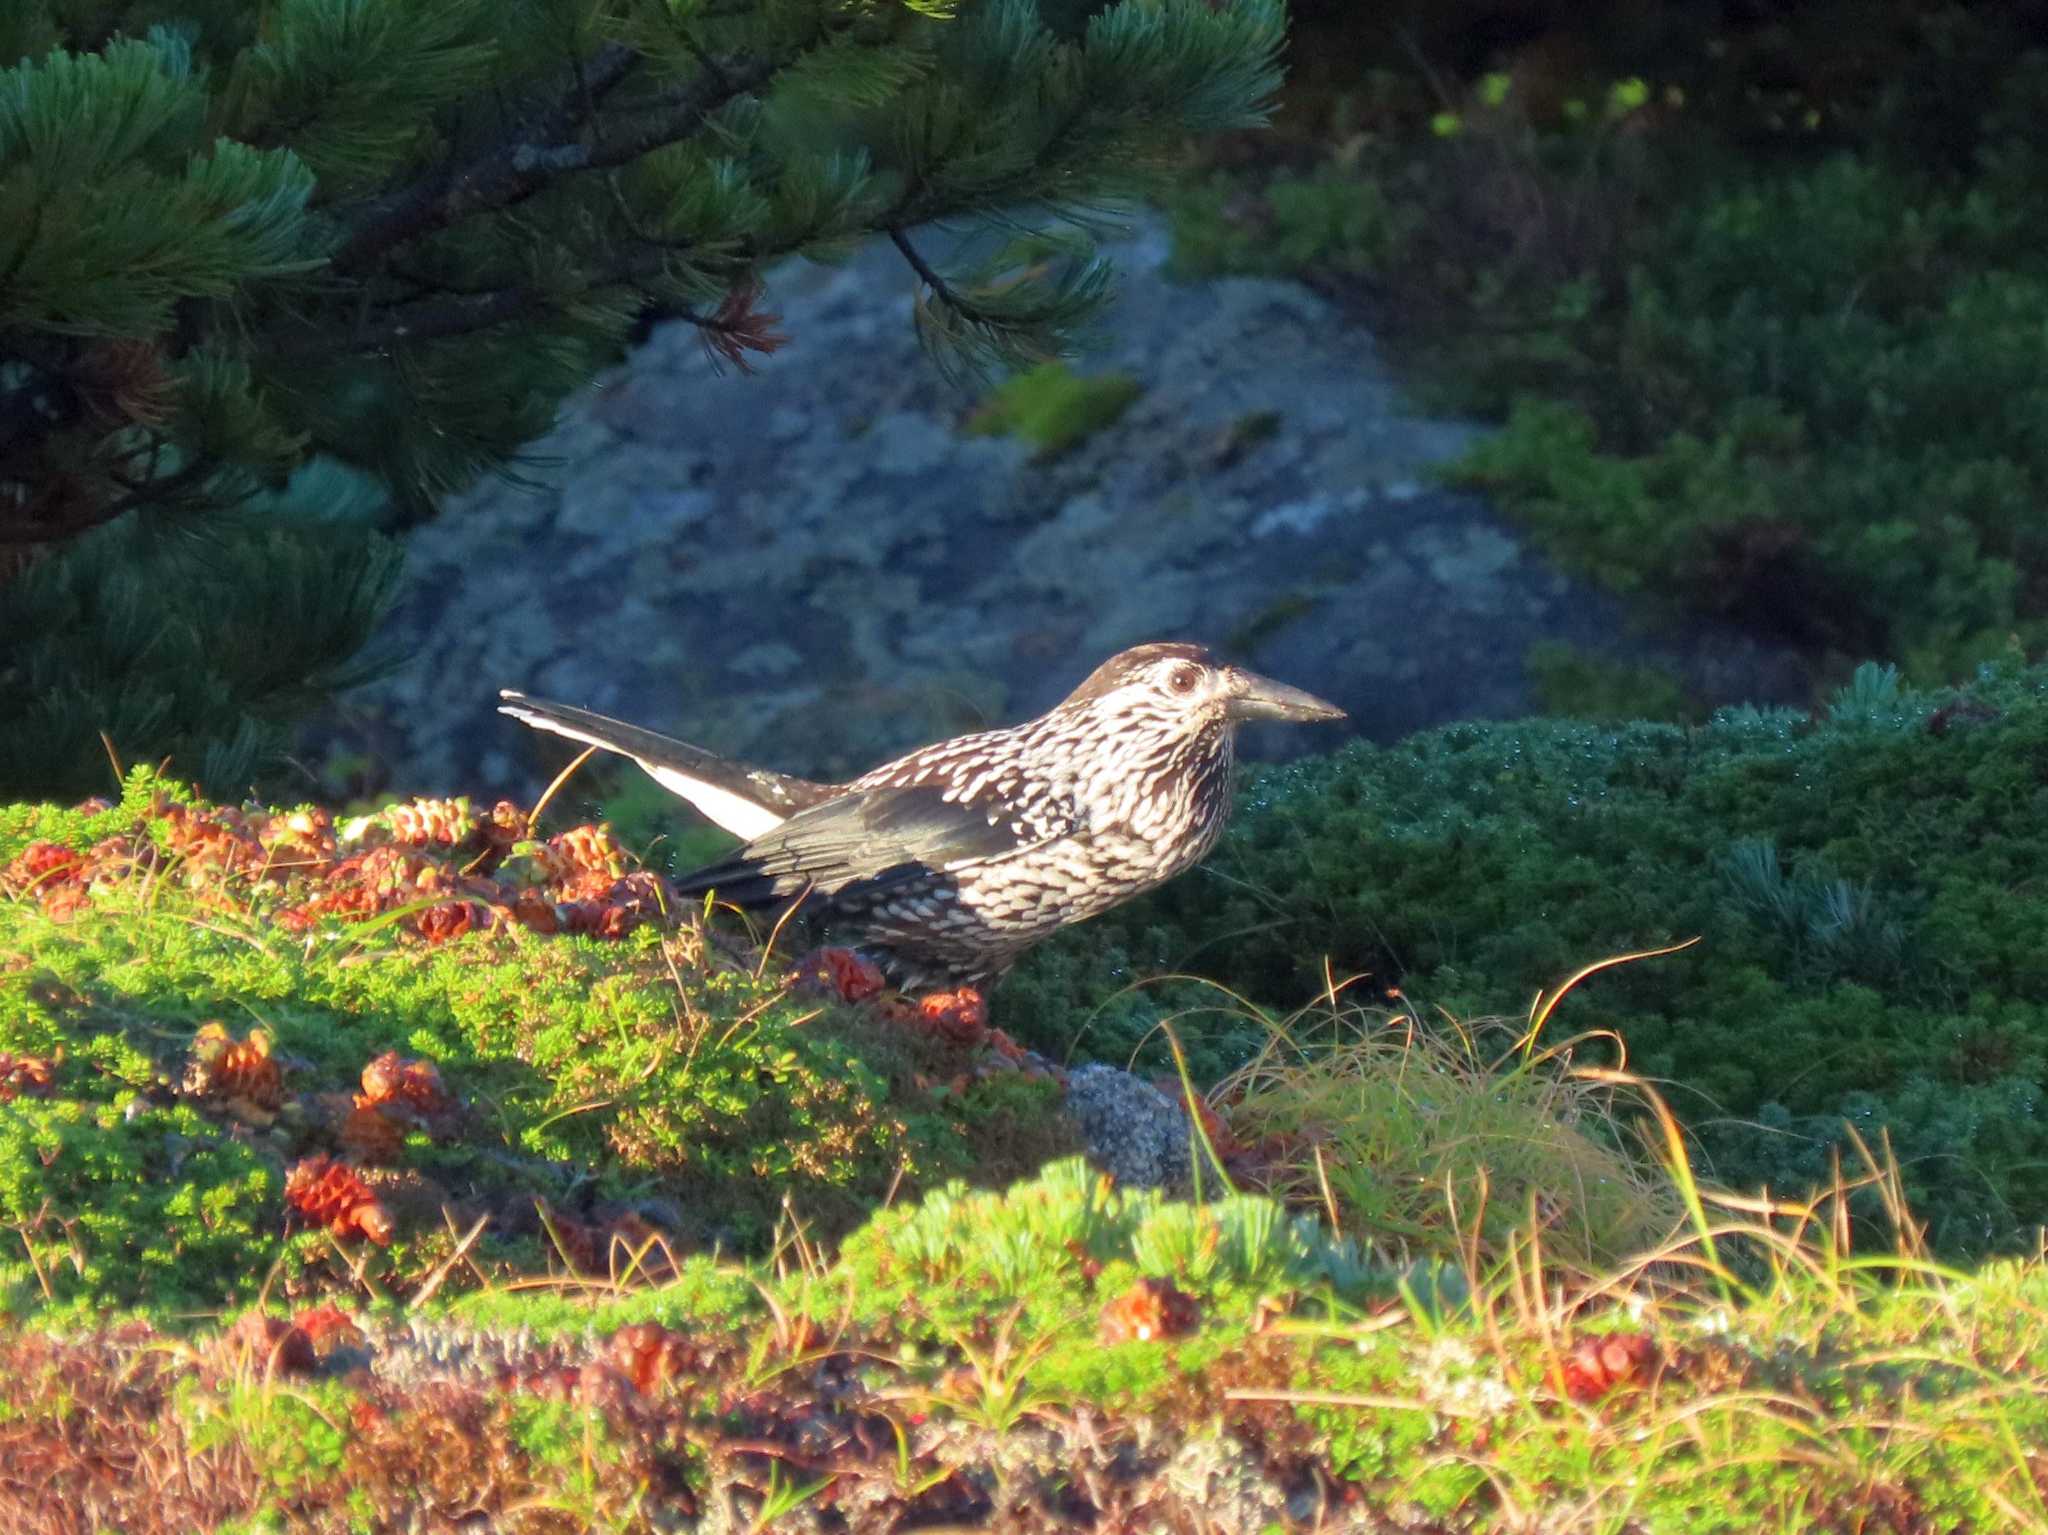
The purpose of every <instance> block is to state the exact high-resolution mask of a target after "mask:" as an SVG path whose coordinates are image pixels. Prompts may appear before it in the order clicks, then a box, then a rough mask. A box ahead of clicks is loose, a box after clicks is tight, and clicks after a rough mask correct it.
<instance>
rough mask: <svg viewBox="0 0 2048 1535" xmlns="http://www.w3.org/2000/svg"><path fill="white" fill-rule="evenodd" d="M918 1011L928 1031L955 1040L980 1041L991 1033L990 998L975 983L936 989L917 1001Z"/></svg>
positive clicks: (971, 1043) (966, 1043)
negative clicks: (950, 988)
mask: <svg viewBox="0 0 2048 1535" xmlns="http://www.w3.org/2000/svg"><path fill="white" fill-rule="evenodd" d="M917 1011H918V1017H919V1020H920V1022H921V1024H922V1025H923V1027H924V1029H925V1030H926V1031H927V1032H928V1033H932V1034H937V1035H940V1036H942V1037H943V1038H946V1039H950V1040H952V1041H954V1042H955V1043H956V1044H962V1045H978V1044H980V1043H981V1042H982V1041H983V1040H984V1039H986V1038H987V1037H988V1002H987V999H985V998H984V997H983V996H982V994H981V993H980V992H979V991H977V990H975V989H974V988H973V987H972V986H963V987H962V988H961V989H960V990H958V991H935V992H933V993H932V994H931V995H930V996H928V997H925V998H923V999H922V1000H921V1001H920V1002H919V1003H918V1005H917Z"/></svg>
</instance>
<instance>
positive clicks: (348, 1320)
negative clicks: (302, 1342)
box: [292, 1302, 364, 1359]
mask: <svg viewBox="0 0 2048 1535" xmlns="http://www.w3.org/2000/svg"><path fill="white" fill-rule="evenodd" d="M292 1326H293V1327H295V1328H296V1329H298V1331H300V1332H302V1333H304V1334H305V1336H306V1341H307V1342H308V1343H309V1344H311V1345H312V1348H313V1352H314V1354H315V1355H317V1356H318V1357H319V1358H321V1359H325V1358H326V1357H327V1356H328V1355H330V1354H332V1353H334V1352H336V1351H337V1350H339V1349H344V1348H361V1347H362V1345H363V1341H364V1339H363V1331H362V1329H361V1328H360V1327H358V1326H356V1323H355V1318H354V1317H352V1316H350V1315H349V1314H348V1313H347V1312H346V1311H343V1310H342V1309H341V1308H340V1307H339V1306H336V1305H334V1304H333V1303H332V1302H325V1303H323V1304H321V1305H318V1306H309V1307H308V1308H307V1309H306V1310H304V1311H301V1312H298V1313H297V1314H296V1315H294V1316H293V1317H292Z"/></svg>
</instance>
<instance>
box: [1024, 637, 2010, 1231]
mask: <svg viewBox="0 0 2048 1535" xmlns="http://www.w3.org/2000/svg"><path fill="white" fill-rule="evenodd" d="M2044 763H2048V669H2044V668H2038V667H2037V668H2032V669H2026V668H2019V667H2004V668H1995V669H1987V670H1986V671H1985V672H1983V673H1982V674H1981V675H1980V677H1979V678H1978V680H1977V681H1976V682H1974V683H1973V684H1972V685H1971V686H1969V687H1968V688H1966V689H1962V690H1954V691H1944V692H1936V693H1915V692H1908V691H1902V690H1901V689H1900V688H1899V687H1898V686H1897V685H1896V683H1895V681H1894V680H1893V679H1892V677H1891V676H1890V675H1889V674H1888V673H1886V672H1883V671H1880V670H1879V669H1877V668H1875V667H1871V668H1866V669H1864V671H1863V672H1861V673H1859V675H1858V679H1857V681H1856V683H1855V684H1854V685H1852V686H1850V687H1848V688H1845V689H1844V690H1843V691H1842V693H1841V694H1840V695H1839V696H1838V697H1837V698H1836V699H1835V700H1834V702H1833V703H1832V705H1831V706H1830V707H1829V708H1827V709H1824V710H1822V711H1820V712H1818V713H1816V714H1814V715H1812V716H1811V717H1809V716H1807V715H1804V714H1800V713H1795V712H1790V711H1779V712H1769V713H1759V712H1757V711H1754V710H1736V711H1728V712H1724V713H1722V714H1720V715H1718V716H1716V717H1715V718H1714V719H1713V720H1712V721H1711V722H1710V723H1708V724H1707V725H1705V726H1702V727H1699V728H1694V729H1686V728H1682V727H1678V726H1669V725H1644V724H1634V725H1623V726H1606V725H1593V724H1587V723H1579V722H1571V721H1532V722H1526V723H1521V724H1513V725H1479V724H1472V725H1458V726H1454V727H1451V728H1449V729H1444V730H1437V731H1431V732H1428V733H1425V734H1423V735H1419V736H1416V737H1414V738H1413V739H1411V740H1408V741H1405V742H1403V743H1401V744H1399V745H1396V746H1391V747H1383V748H1382V747H1373V746H1367V745H1358V746H1354V747H1352V748H1350V749H1348V750H1346V751H1344V752H1341V753H1338V754H1336V755H1334V756H1332V757H1328V758H1324V759H1320V760H1316V761H1306V762H1301V763H1296V764H1293V765H1290V766H1287V767H1283V768H1279V769H1273V770H1265V771H1257V772H1254V773H1252V774H1251V775H1250V776H1249V778H1248V779H1247V781H1246V783H1245V785H1244V787H1243V789H1242V792H1241V796H1240V801H1239V808H1238V813H1237V817H1236V820H1235V821H1234V823H1233V825H1232V827H1231V830H1230V832H1229V834H1228V836H1227V837H1226V839H1225V841H1224V843H1223V845H1222V847H1221V848H1220V850H1219V851H1218V853H1217V854H1216V855H1215V856H1214V857H1213V858H1212V859H1211V861H1210V863H1209V865H1207V866H1206V867H1205V869H1204V870H1202V871H1199V872H1198V873H1197V874H1196V875H1194V876H1191V877H1190V878H1188V879H1186V880H1182V881H1180V882H1178V883H1176V884H1173V885H1169V886H1167V887H1166V888H1165V889H1163V890H1161V891H1159V892H1158V893H1156V894H1155V895H1153V896H1150V897H1148V898H1146V899H1145V900H1143V901H1140V902H1135V903H1133V904H1131V905H1130V906H1128V907H1124V908H1122V909H1120V910H1119V911H1117V912H1115V913H1112V914H1111V915H1109V916H1108V917H1105V918H1104V919H1102V921H1101V922H1099V923H1097V924H1095V925H1094V926H1092V927H1091V928H1089V929H1085V930H1081V931H1077V932H1075V933H1071V934H1068V935H1064V936H1063V937H1062V938H1060V939H1059V940H1057V941H1056V942H1055V943H1053V944H1051V945H1048V946H1047V948H1046V950H1044V951H1043V952H1041V953H1040V954H1039V955H1037V956H1034V957H1033V958H1032V959H1031V960H1030V961H1027V963H1026V965H1025V967H1023V969H1021V970H1020V972H1019V974H1018V975H1017V976H1016V977H1015V978H1014V979H1013V980H1012V981H1011V982H1010V984H1009V986H1008V988H1007V989H1006V991H1005V992H1004V994H1003V998H1002V1001H1003V1005H1004V1008H1005V1019H1006V1022H1008V1023H1009V1025H1010V1026H1011V1027H1012V1029H1014V1030H1016V1031H1017V1032H1018V1033H1019V1034H1020V1036H1022V1037H1026V1038H1028V1039H1030V1040H1031V1041H1032V1042H1034V1043H1036V1044H1038V1045H1039V1046H1040V1047H1041V1048H1045V1049H1049V1050H1051V1051H1053V1052H1054V1053H1058V1052H1059V1051H1061V1050H1063V1049H1066V1048H1069V1047H1070V1045H1071V1042H1072V1041H1073V1040H1075V1038H1076V1037H1077V1036H1078V1037H1079V1039H1080V1041H1081V1044H1082V1047H1083V1048H1088V1049H1093V1050H1098V1051H1105V1052H1106V1051H1109V1050H1113V1049H1128V1048H1130V1047H1132V1046H1133V1045H1134V1044H1135V1042H1136V1041H1138V1040H1139V1039H1140V1038H1142V1037H1143V1036H1144V1034H1145V1033H1146V1031H1147V1030H1148V1029H1150V1028H1151V1027H1152V1026H1153V1025H1154V1024H1155V1023H1156V1022H1157V1021H1158V1019H1159V1018H1161V1017H1163V1016H1168V1015H1173V1014H1179V1015H1180V1016H1181V1022H1180V1027H1181V1029H1182V1030H1183V1032H1184V1034H1185V1035H1187V1036H1190V1037H1193V1038H1195V1039H1196V1040H1197V1042H1198V1043H1199V1045H1200V1046H1201V1048H1202V1049H1203V1050H1204V1051H1206V1052H1207V1056H1206V1058H1208V1059H1210V1060H1212V1061H1213V1060H1221V1061H1226V1062H1227V1060H1228V1058H1229V1056H1230V1055H1231V1053H1232V1052H1233V1051H1238V1052H1248V1051H1249V1050H1250V1049H1251V1048H1253V1046H1254V1045H1255V1044H1256V1043H1257V1036H1258V1030H1257V1029H1255V1028H1252V1027H1248V1026H1247V1024H1246V1022H1245V1019H1246V1018H1247V1016H1248V1010H1246V1009H1244V1008H1242V1007H1241V1006H1240V1005H1239V1004H1238V1003H1237V1002H1234V1001H1233V1000H1231V997H1230V996H1227V995H1225V994H1224V993H1222V992H1220V991H1218V990H1216V989H1215V988H1212V987H1208V986H1201V987H1196V986H1189V985H1186V984H1182V983H1174V982H1160V983H1156V984H1154V985H1150V986H1142V987H1140V988H1139V989H1137V990H1135V991H1133V990H1130V989H1129V988H1130V987H1131V985H1132V983H1133V981H1142V980H1143V979H1144V978H1145V977H1146V976H1148V975H1152V976H1169V975H1173V974H1176V973H1181V972H1185V971H1187V970H1189V969H1194V970H1197V971H1199V972H1200V973H1202V974H1204V975H1206V976H1211V977H1214V979H1215V981H1216V982H1217V983H1218V985H1220V986H1221V987H1224V988H1228V990H1229V992H1231V993H1234V994H1235V996H1236V997H1239V998H1251V999H1256V1000H1257V1001H1259V1002H1261V1003H1264V1004H1269V1005H1272V1004H1278V1005H1282V1006H1287V1005H1291V1004H1294V1003H1298V1002H1301V1001H1304V1000H1306V999H1308V998H1309V997H1311V996H1313V995H1314V994H1316V993H1318V992H1320V991H1321V990H1322V989H1323V986H1324V982H1325V969H1324V966H1325V962H1326V960H1327V963H1328V965H1329V966H1330V967H1331V969H1332V970H1333V971H1334V974H1335V975H1336V976H1337V978H1338V979H1340V980H1341V979H1343V978H1345V977H1347V976H1351V975H1358V974H1363V975H1365V976H1367V977H1369V988H1370V989H1371V990H1375V991H1376V990H1379V989H1382V988H1398V990H1399V991H1400V992H1401V993H1402V994H1403V995H1404V996H1405V998H1406V1000H1407V1004H1408V1005H1409V1006H1411V1007H1414V1008H1416V1009H1417V1010H1418V1012H1419V1015H1420V1016H1423V1017H1431V1016H1434V1010H1435V1009H1437V1008H1443V1009H1447V1010H1448V1011H1449V1012H1450V1013H1451V1014H1454V1015H1456V1016H1460V1017H1471V1016H1479V1015H1487V1014H1500V1013H1508V1014H1518V1013H1520V1012H1522V1011H1523V1010H1524V1009H1525V1008H1526V1007H1527V1005H1528V1002H1529V999H1530V998H1532V997H1533V996H1535V995H1536V993H1537V992H1538V991H1539V989H1541V988H1544V987H1547V986H1552V985H1555V984H1556V983H1557V982H1558V981H1560V980H1561V979H1563V978H1564V977H1565V976H1566V975H1568V974H1570V973H1571V972H1572V971H1573V970H1575V969H1577V968H1578V967H1579V966H1580V965H1582V964H1584V963H1586V962H1587V961H1588V960H1591V959H1597V958H1599V957H1601V956H1603V955H1611V954H1619V953H1623V952H1627V951H1631V950H1638V949H1648V948H1654V947H1658V946H1662V945H1665V944H1670V943H1673V942H1676V941H1681V940H1684V939H1687V938H1693V937H1698V938H1700V939H1701V940H1702V941H1701V942H1700V943H1699V944H1698V945H1697V946H1695V947H1694V948H1692V949H1689V950H1687V951H1686V952H1684V953H1682V954H1676V955H1671V956H1667V957H1663V958H1659V959H1655V960H1648V961H1644V962H1641V963H1638V964H1632V965H1628V966H1624V967H1620V968H1617V969H1614V970H1611V971H1608V972H1605V973H1603V974H1601V975H1599V976H1597V977H1595V978H1593V979H1591V980H1589V981H1588V982H1586V983H1585V984H1584V985H1582V986H1581V987H1580V988H1579V989H1578V990H1577V991H1576V992H1575V993H1574V994H1573V996H1572V998H1571V999H1570V1001H1569V1002H1568V1003H1567V1004H1566V1006H1565V1009H1564V1011H1563V1014H1562V1015H1561V1017H1560V1019H1559V1022H1558V1024H1557V1025H1554V1027H1557V1028H1562V1029H1563V1030H1564V1031H1565V1032H1567V1033H1575V1032H1581V1031H1588V1030H1600V1029H1604V1030H1611V1031H1612V1032H1613V1035H1614V1037H1615V1039H1616V1040H1617V1041H1618V1042H1619V1044H1620V1045H1621V1046H1623V1047H1625V1049H1626V1052H1627V1063H1628V1065H1629V1066H1630V1068H1631V1069H1633V1070H1634V1071H1636V1072H1638V1073H1641V1074H1642V1075H1644V1076H1648V1077H1652V1078H1656V1079H1658V1080H1660V1081H1661V1082H1663V1083H1664V1084H1665V1091H1666V1092H1667V1094H1668V1095H1669V1096H1670V1097H1671V1098H1672V1101H1673V1104H1674V1107H1676V1108H1677V1109H1678V1111H1679V1112H1680V1114H1681V1116H1682V1117H1683V1118H1684V1119H1685V1121H1686V1122H1687V1123H1688V1125H1689V1126H1690V1127H1691V1129H1692V1130H1693V1131H1694V1133H1695V1134H1696V1135H1697V1136H1698V1139H1699V1142H1700V1144H1701V1145H1702V1146H1703V1148H1704V1150H1705V1151H1706V1153H1707V1160H1708V1162H1709V1164H1710V1166H1711V1169H1712V1172H1713V1174H1714V1175H1715V1176H1716V1177H1718V1178H1719V1179H1721V1180H1722V1181H1724V1182H1727V1183H1731V1184H1734V1185H1736V1186H1739V1187H1754V1186H1756V1185H1759V1184H1765V1183H1767V1184H1769V1185H1770V1186H1771V1187H1772V1188H1773V1189H1777V1190H1783V1191H1792V1190H1798V1189H1804V1188H1809V1187H1811V1186H1813V1185H1814V1184H1815V1183H1817V1182H1821V1181H1825V1180H1826V1179H1827V1177H1828V1176H1829V1173H1830V1168H1831V1165H1832V1160H1833V1158H1834V1157H1836V1156H1837V1155H1838V1154H1840V1155H1843V1156H1845V1157H1846V1158H1847V1161H1848V1163H1849V1165H1850V1166H1851V1167H1855V1166H1858V1165H1860V1152H1859V1151H1858V1150H1857V1148H1856V1146H1855V1144H1854V1141H1853V1139H1852V1137H1851V1134H1850V1129H1851V1127H1853V1129H1854V1131H1855V1132H1856V1133H1857V1134H1860V1135H1861V1136H1862V1137H1863V1138H1864V1140H1865V1141H1867V1142H1869V1143H1870V1144H1871V1145H1872V1146H1873V1147H1875V1146H1876V1145H1877V1143H1878V1142H1879V1140H1880V1139H1881V1138H1883V1137H1889V1140H1890V1143H1891V1147H1892V1149H1893V1151H1894V1152H1895V1153H1896V1155H1897V1156H1898V1159H1899V1161H1900V1162H1901V1164H1902V1165H1903V1171H1904V1176H1905V1180H1906V1187H1907V1189H1908V1191H1909V1193H1910V1194H1911V1196H1912V1201H1913V1204H1914V1206H1915V1208H1916V1209H1918V1210H1919V1211H1920V1212H1921V1213H1922V1214H1923V1216H1924V1217H1925V1218H1926V1219H1927V1220H1929V1221H1930V1222H1931V1228H1932V1229H1931V1235H1932V1238H1933V1240H1934V1242H1935V1243H1936V1245H1937V1247H1938V1248H1939V1249H1941V1250H1943V1251H1946V1252H1949V1253H1952V1254H1969V1253H1976V1252H1983V1251H1987V1250H2000V1249H2004V1250H2020V1249H2025V1248H2028V1247H2030V1246H2031V1245H2032V1242H2033V1231H2034V1228H2036V1227H2037V1226H2038V1225H2040V1224H2041V1223H2042V1222H2044V1221H2048V961H2044V957H2043V956H2044V952H2048V951H2044V950H2043V948H2042V945H2041V941H2040V935H2041V934H2042V933H2043V932H2044V931H2048V895H2044V891H2043V888H2042V884H2041V879H2040V871H2041V870H2042V869H2043V868H2044V867H2048V829H2044V828H2048V770H2044V766H2043V765H2044ZM1202 1013H1207V1014H1208V1021H1207V1022H1206V1023H1205V1022H1204V1020H1203V1019H1202V1018H1201V1017H1200V1016H1199V1015H1200V1014H1202ZM1581 1054H1582V1059H1583V1058H1587V1055H1586V1052H1584V1051H1582V1052H1581ZM1593 1058H1597V1057H1593Z"/></svg>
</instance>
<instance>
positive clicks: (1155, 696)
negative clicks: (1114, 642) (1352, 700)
mask: <svg viewBox="0 0 2048 1535" xmlns="http://www.w3.org/2000/svg"><path fill="white" fill-rule="evenodd" d="M1060 707H1061V708H1062V709H1072V708H1077V707H1078V708H1088V709H1090V710H1098V709H1099V710H1101V711H1102V712H1104V713H1106V714H1122V715H1128V716H1131V717H1134V718H1138V719H1145V720H1150V721H1153V722H1155V723H1158V724H1161V725H1165V726H1168V727H1178V729H1179V730H1181V731H1184V732H1186V733H1189V734H1195V733H1199V732H1200V731H1202V730H1204V729H1205V728H1207V727H1209V726H1211V725H1226V726H1227V725H1236V724H1239V723H1242V722H1244V721H1248V720H1290V721H1295V722H1298V723H1303V724H1306V723H1310V722H1313V721H1317V720H1340V719H1342V718H1344V711H1343V710H1342V709H1340V708H1338V707H1337V706H1336V705H1335V704H1332V703H1326V702H1325V701H1324V700H1322V699H1320V698H1317V697H1316V696H1315V695H1314V694H1312V693H1304V692H1302V691H1301V689H1299V688H1291V687H1288V686H1287V685H1286V684H1285V683H1281V682H1275V681H1273V680H1272V678H1270V677H1261V676H1260V675H1259V674H1258V673H1257V672H1249V671H1246V670H1245V669H1244V668H1243V667H1239V666H1229V665H1226V664H1224V663H1223V662H1221V661H1218V660H1216V659H1215V658H1214V657H1212V656H1211V655H1210V654H1209V652H1208V651H1206V650H1204V649H1203V648H1202V647H1201V646H1200V645H1138V646H1134V647H1133V648H1132V649H1130V650H1125V651H1120V652H1119V653H1118V654H1116V655H1113V656H1111V657H1110V658H1109V659H1108V660H1107V661H1104V662H1103V663H1102V664H1101V665H1100V666H1098V667H1096V668H1095V670H1094V672H1093V673H1091V674H1090V675H1089V678H1088V680H1087V681H1086V682H1084V683H1082V684H1081V685H1080V686H1079V687H1078V688H1076V689H1074V691H1073V692H1072V693H1070V694H1068V695H1067V698H1066V701H1065V702H1064V703H1063V704H1061V705H1060Z"/></svg>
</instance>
